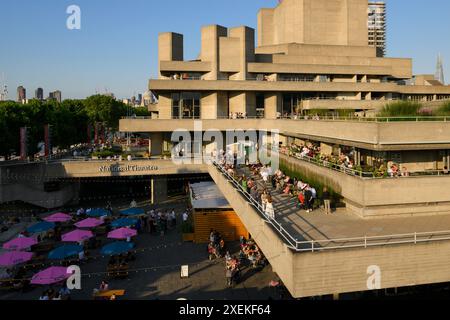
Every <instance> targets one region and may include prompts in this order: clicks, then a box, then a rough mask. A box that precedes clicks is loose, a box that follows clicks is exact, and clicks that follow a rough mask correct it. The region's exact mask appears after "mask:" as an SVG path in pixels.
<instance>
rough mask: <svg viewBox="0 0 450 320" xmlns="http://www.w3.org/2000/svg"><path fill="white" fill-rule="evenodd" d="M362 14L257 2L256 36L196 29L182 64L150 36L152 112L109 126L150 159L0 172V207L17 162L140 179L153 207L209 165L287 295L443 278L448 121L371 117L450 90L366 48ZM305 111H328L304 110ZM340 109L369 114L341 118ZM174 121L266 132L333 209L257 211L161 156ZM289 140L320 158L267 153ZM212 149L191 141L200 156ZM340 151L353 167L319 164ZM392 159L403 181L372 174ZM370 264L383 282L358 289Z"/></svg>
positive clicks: (303, 0)
mask: <svg viewBox="0 0 450 320" xmlns="http://www.w3.org/2000/svg"><path fill="white" fill-rule="evenodd" d="M367 12H368V2H367V0H284V1H283V2H281V3H280V4H279V5H278V6H277V7H276V8H270V9H261V10H260V12H259V14H258V34H257V36H255V31H254V30H253V29H252V28H249V27H245V26H241V27H235V28H230V29H228V28H225V27H222V26H218V25H211V26H205V27H203V28H202V30H201V39H202V42H201V48H200V55H199V58H198V59H197V60H194V61H185V60H184V53H183V47H184V43H183V35H181V34H177V33H172V32H169V33H161V34H160V35H159V40H158V42H159V43H158V45H159V47H158V48H159V49H158V53H159V59H158V65H159V70H158V79H152V80H150V82H149V92H148V93H149V94H146V95H145V97H144V100H145V99H146V98H147V99H150V97H152V93H153V94H155V95H156V96H157V104H154V105H152V106H151V107H149V110H150V109H151V113H152V116H151V117H148V118H145V117H139V118H134V117H131V118H128V119H122V120H121V121H120V124H119V126H120V131H121V132H124V133H133V134H136V135H141V136H145V137H146V138H148V139H149V149H150V150H149V154H151V155H152V157H158V156H161V159H159V160H156V159H152V160H136V161H133V162H132V164H130V163H128V162H124V161H122V162H120V161H98V162H95V161H82V162H76V161H64V160H62V161H61V162H52V163H49V164H45V163H33V164H28V165H27V166H24V165H17V166H16V167H8V168H7V167H4V168H0V171H1V170H3V171H2V172H0V179H1V180H2V181H0V182H1V183H2V185H3V186H4V187H3V188H2V190H1V191H2V192H1V194H0V197H1V198H0V202H1V201H5V202H7V201H17V200H20V199H18V197H22V198H25V197H28V196H29V194H32V193H31V192H18V191H17V190H19V188H23V186H21V185H20V181H17V179H15V177H16V176H17V175H18V174H19V173H20V174H26V173H28V170H29V171H30V172H35V171H38V172H39V173H40V175H41V176H46V177H48V178H49V179H51V178H54V179H56V178H58V179H64V178H66V179H74V178H84V177H106V178H108V177H111V178H116V179H117V178H118V177H128V176H136V175H139V176H141V175H143V176H148V177H149V179H148V180H149V181H151V182H150V183H151V190H152V194H151V199H152V201H157V200H161V199H164V198H165V197H166V196H167V177H168V176H171V175H183V174H205V173H207V174H209V176H210V177H211V178H212V179H213V180H214V182H215V183H216V185H217V187H218V188H219V190H220V191H221V193H222V194H223V196H224V197H225V199H226V200H227V201H228V203H229V204H230V205H231V206H232V207H233V210H234V211H235V213H236V214H237V216H238V217H239V219H240V220H241V222H242V224H243V226H245V228H246V230H247V231H248V232H249V233H250V234H251V236H252V237H253V238H254V239H255V241H256V243H257V244H258V246H259V247H260V248H261V250H262V251H263V252H264V255H265V256H266V257H267V259H268V260H269V262H270V264H271V266H272V268H273V270H274V271H275V272H276V273H277V274H278V275H279V276H280V278H281V280H282V281H283V284H284V285H285V286H286V287H287V288H288V290H289V292H290V293H291V294H292V295H293V296H294V297H296V298H300V297H309V296H318V295H327V294H340V293H347V292H355V291H367V290H374V289H389V288H396V287H402V286H414V285H421V284H430V283H442V282H448V281H450V275H449V273H448V264H449V262H450V251H449V250H448V249H449V247H450V231H449V230H448V229H449V228H448V227H447V226H448V225H449V223H450V202H449V199H450V175H449V173H450V171H449V170H448V168H450V121H448V120H449V119H450V118H445V117H443V118H438V119H434V118H431V119H430V120H433V121H419V120H423V119H419V118H417V119H406V120H407V121H398V120H405V119H390V118H387V119H386V118H376V117H369V116H370V115H373V114H375V113H376V112H377V111H378V110H380V109H381V108H382V107H383V106H385V105H386V104H387V103H388V102H391V101H396V100H409V101H420V102H422V103H428V104H430V105H431V104H435V105H440V104H442V103H443V102H444V101H447V100H448V99H450V86H445V85H442V84H441V83H438V82H436V81H435V80H434V77H433V76H430V75H417V76H414V75H413V73H412V60H411V59H407V58H382V57H379V56H378V55H377V48H375V47H373V46H370V45H369V44H368V37H367V35H368V21H367ZM256 40H257V43H258V45H257V46H255V43H256ZM406 83H408V85H405V84H406ZM152 100H153V99H152ZM317 110H323V111H326V112H328V113H329V115H330V116H329V117H311V116H314V114H315V113H316V112H317ZM340 110H351V111H352V112H355V113H366V115H367V117H359V118H354V119H350V120H348V119H341V118H339V117H338V111H340ZM196 120H201V121H196ZM199 123H201V126H202V128H201V131H200V130H199V129H198V124H199ZM180 128H183V129H185V130H186V131H187V132H189V133H191V134H192V133H193V132H198V131H200V133H203V132H205V131H208V130H213V129H214V130H216V131H218V132H220V133H222V134H223V135H225V133H226V132H227V131H228V130H230V129H231V130H232V129H235V128H239V129H242V130H246V131H250V130H257V131H258V130H259V131H264V130H270V129H276V130H278V132H279V133H277V134H276V135H274V136H272V135H271V136H270V137H268V138H267V139H266V141H265V143H264V144H263V145H261V147H263V148H268V149H269V150H271V152H273V153H279V158H280V164H281V166H282V167H283V169H285V170H290V171H291V172H294V173H298V174H299V176H302V177H304V178H305V179H306V180H310V181H316V182H318V183H320V184H321V185H325V186H328V187H330V188H332V189H333V190H334V191H335V192H336V193H337V194H339V195H340V196H341V197H342V200H340V201H341V202H342V204H343V205H344V206H345V208H342V209H338V210H337V211H336V212H335V213H334V214H333V215H331V216H325V215H321V214H319V213H317V214H316V213H314V214H304V213H301V212H300V210H298V209H296V208H295V202H294V201H293V200H294V199H292V198H289V197H285V198H284V199H282V197H283V196H282V195H280V196H278V194H277V193H275V192H273V194H274V197H277V203H276V205H277V206H276V210H277V212H276V213H277V216H276V218H275V219H269V218H268V217H267V216H266V215H265V213H264V212H262V210H261V208H260V205H258V204H255V203H254V202H252V201H251V199H249V197H248V196H247V195H246V194H245V193H244V192H243V191H242V188H241V187H240V185H239V184H238V183H237V182H236V180H235V179H234V178H233V177H232V176H230V175H229V174H227V172H226V171H225V170H223V169H221V168H220V167H218V166H215V165H210V164H205V163H202V162H200V163H195V161H191V163H188V164H185V163H183V164H180V165H178V164H177V165H175V164H174V162H173V161H172V159H171V158H170V155H172V156H173V157H174V158H175V155H174V153H173V151H174V150H176V148H177V146H179V144H180V141H179V140H178V141H172V139H171V134H172V133H173V132H174V131H176V130H178V129H180ZM276 137H279V138H280V143H279V144H278V145H276V146H273V144H274V141H276V139H275V138H276ZM186 143H188V142H186ZM293 145H306V146H310V145H314V146H316V147H317V149H318V150H319V149H320V153H318V154H317V155H316V157H314V158H313V157H296V156H295V155H292V154H291V153H289V152H288V153H287V154H283V153H282V152H281V151H280V152H279V150H282V149H283V148H289V147H292V146H293ZM211 146H213V147H214V144H213V143H211V142H203V141H202V142H200V143H199V142H197V141H195V142H194V143H192V147H193V148H195V147H196V148H198V149H200V151H201V152H202V153H203V154H208V153H209V152H210V151H211ZM272 147H274V148H272ZM280 147H281V148H280ZM341 155H343V156H345V157H348V158H349V161H352V168H349V167H342V166H341V165H340V164H336V163H333V162H331V160H329V159H331V158H332V157H340V156H341ZM322 157H327V158H325V159H326V160H323V158H322ZM189 160H192V159H189ZM192 162H193V163H192ZM393 162H395V163H396V164H398V165H399V167H400V168H401V171H402V172H407V173H408V175H402V176H398V177H396V178H394V177H389V175H387V172H384V174H383V175H381V176H378V175H377V174H376V173H375V172H378V171H381V167H383V166H384V167H385V168H388V167H389V166H390V164H392V163H393ZM406 168H408V170H406ZM385 171H386V169H385ZM239 173H241V172H239ZM8 178H9V180H8ZM306 182H308V181H306ZM261 183H262V182H261ZM311 183H312V182H311ZM263 186H265V187H267V186H268V184H264V185H263ZM447 186H449V188H447ZM40 187H41V186H40V185H36V186H35V189H36V190H39V189H40ZM269 187H270V186H269ZM65 192H67V194H68V195H69V194H72V193H75V194H76V190H67V191H65ZM157 192H160V193H161V194H158V193H157ZM38 196H40V197H42V198H43V199H48V198H49V195H48V194H46V193H39V194H38V193H35V194H33V199H29V200H28V201H31V200H34V199H36V197H38ZM75 196H76V195H75ZM67 197H68V196H67ZM2 199H3V200H2ZM57 199H59V196H58V198H57ZM57 199H55V201H53V202H52V203H51V205H52V206H55V207H56V205H54V204H53V203H56V204H57V205H59V204H60V202H61V201H56V200H57ZM22 200H23V199H22ZM23 201H27V200H26V199H25V200H23ZM286 208H287V209H286ZM374 267H376V268H375V269H374ZM374 270H375V271H374ZM377 272H378V273H379V274H380V277H381V278H379V280H378V281H375V283H374V284H372V283H369V281H368V280H370V279H371V277H372V275H375V276H376V275H377V274H378V273H377ZM375 278H376V277H375Z"/></svg>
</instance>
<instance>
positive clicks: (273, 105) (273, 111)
mask: <svg viewBox="0 0 450 320" xmlns="http://www.w3.org/2000/svg"><path fill="white" fill-rule="evenodd" d="M281 102H282V98H281V93H267V94H265V95H264V118H266V119H276V118H277V112H278V111H279V110H280V112H281Z"/></svg>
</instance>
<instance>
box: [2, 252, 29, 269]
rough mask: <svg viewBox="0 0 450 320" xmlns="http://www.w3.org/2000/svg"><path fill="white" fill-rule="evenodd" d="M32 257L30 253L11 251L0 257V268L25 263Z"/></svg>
mask: <svg viewBox="0 0 450 320" xmlns="http://www.w3.org/2000/svg"><path fill="white" fill-rule="evenodd" d="M32 257H33V254H32V253H31V252H20V251H11V252H6V253H4V254H2V255H0V266H2V267H12V266H15V265H18V264H21V263H24V262H27V261H30V260H31V258H32Z"/></svg>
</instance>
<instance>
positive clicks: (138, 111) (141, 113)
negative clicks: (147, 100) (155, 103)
mask: <svg viewBox="0 0 450 320" xmlns="http://www.w3.org/2000/svg"><path fill="white" fill-rule="evenodd" d="M133 113H134V114H135V115H136V116H137V117H148V116H150V112H148V109H147V108H146V107H138V108H133Z"/></svg>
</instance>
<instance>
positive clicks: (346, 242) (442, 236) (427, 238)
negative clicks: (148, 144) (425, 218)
mask: <svg viewBox="0 0 450 320" xmlns="http://www.w3.org/2000/svg"><path fill="white" fill-rule="evenodd" d="M213 165H214V166H215V167H216V168H217V170H218V171H219V172H220V173H221V174H222V175H223V176H224V177H225V178H226V179H227V180H228V181H229V182H230V183H231V184H232V185H233V186H234V188H235V189H236V190H237V191H238V192H239V193H240V194H242V196H243V197H244V199H245V200H247V202H248V203H249V204H250V205H251V206H253V207H254V208H255V210H256V211H257V213H258V214H259V216H260V217H261V218H262V219H263V221H264V222H265V223H267V224H269V225H271V226H272V227H273V228H274V230H275V231H276V232H277V233H278V235H279V236H280V237H281V238H282V239H284V241H286V244H287V246H288V247H289V248H291V249H292V250H294V251H296V252H320V251H327V250H340V249H353V248H360V249H361V248H365V249H367V248H371V247H377V246H392V245H403V244H421V243H433V242H437V241H449V240H450V230H446V231H433V232H415V233H405V234H392V235H383V236H364V237H354V238H337V239H323V240H305V241H299V240H298V239H297V238H296V236H294V235H292V234H291V233H290V232H289V231H288V230H286V229H285V228H284V227H283V225H282V224H280V223H279V222H278V221H277V220H276V219H272V218H270V217H269V216H268V215H267V214H266V213H265V212H264V210H263V207H262V205H261V204H260V203H259V201H256V200H255V199H254V198H253V197H252V196H251V195H250V194H249V193H248V192H247V191H246V190H245V189H244V188H243V187H242V185H240V184H239V182H238V181H237V180H236V179H235V178H234V177H233V176H231V175H230V174H229V173H228V172H227V171H226V170H225V169H224V168H223V167H222V166H220V165H219V164H217V163H215V162H214V163H213Z"/></svg>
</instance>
